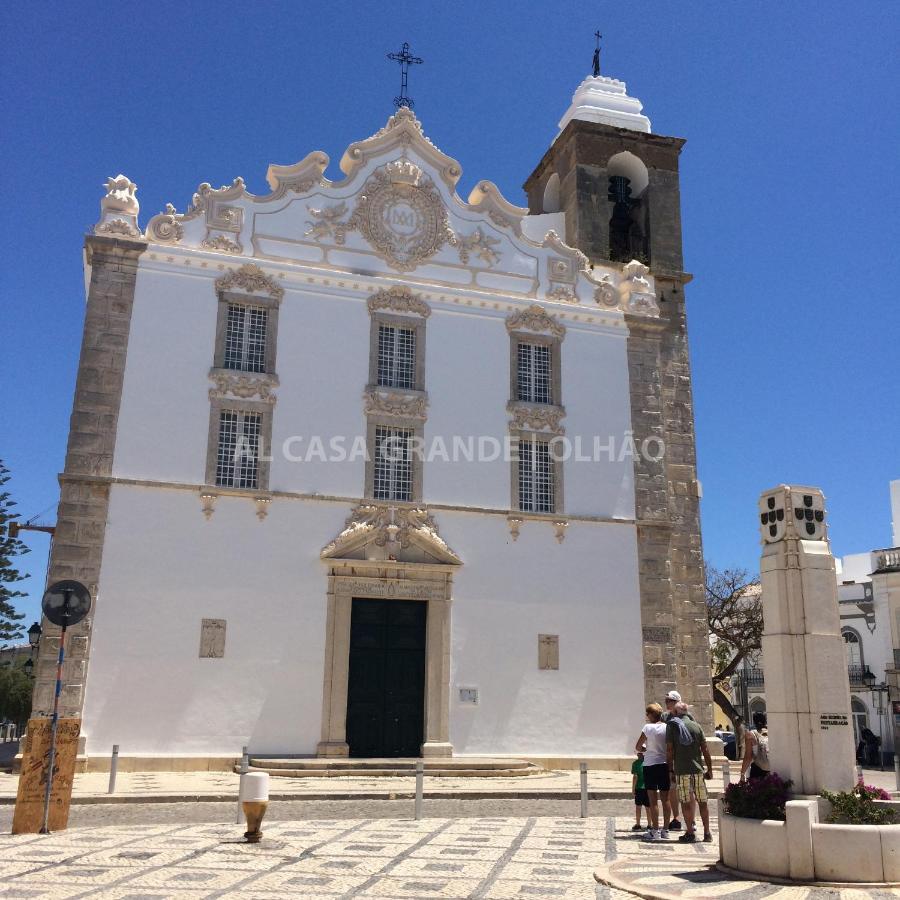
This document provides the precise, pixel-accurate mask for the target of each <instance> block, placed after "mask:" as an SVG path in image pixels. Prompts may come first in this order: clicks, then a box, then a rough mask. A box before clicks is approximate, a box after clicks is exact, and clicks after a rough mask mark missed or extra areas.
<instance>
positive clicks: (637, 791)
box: [631, 753, 650, 831]
mask: <svg viewBox="0 0 900 900" xmlns="http://www.w3.org/2000/svg"><path fill="white" fill-rule="evenodd" d="M631 792H632V794H634V825H632V826H631V830H632V831H641V830H642V829H643V827H644V826H643V825H641V809H646V810H647V816H646V818H647V827H648V828H649V827H650V798H649V797H648V796H647V789H646V788H645V787H644V759H643V754H642V753H638V755H637V759H636V760H635V761H634V762H633V763H632V764H631Z"/></svg>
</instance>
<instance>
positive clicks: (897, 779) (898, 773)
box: [894, 750, 900, 791]
mask: <svg viewBox="0 0 900 900" xmlns="http://www.w3.org/2000/svg"><path fill="white" fill-rule="evenodd" d="M894 785H895V787H896V789H897V790H898V791H900V755H898V754H897V751H896V750H895V751H894Z"/></svg>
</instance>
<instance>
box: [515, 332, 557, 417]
mask: <svg viewBox="0 0 900 900" xmlns="http://www.w3.org/2000/svg"><path fill="white" fill-rule="evenodd" d="M516 354H517V355H516V367H517V368H516V374H517V377H516V390H517V397H516V399H517V400H522V401H524V402H526V403H553V402H554V400H553V390H552V387H551V384H552V381H551V378H552V375H551V368H550V366H551V356H550V354H551V348H550V347H549V346H548V345H547V344H528V343H524V342H520V343H519V344H518V346H517V350H516Z"/></svg>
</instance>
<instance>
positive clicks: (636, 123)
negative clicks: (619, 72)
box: [559, 75, 650, 133]
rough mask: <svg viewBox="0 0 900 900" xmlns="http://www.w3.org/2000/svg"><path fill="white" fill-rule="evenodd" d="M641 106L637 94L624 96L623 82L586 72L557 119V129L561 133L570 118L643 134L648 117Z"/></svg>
mask: <svg viewBox="0 0 900 900" xmlns="http://www.w3.org/2000/svg"><path fill="white" fill-rule="evenodd" d="M642 109H643V104H642V103H641V101H640V100H638V99H637V97H629V96H628V94H627V92H626V89H625V82H624V81H618V80H616V79H615V78H607V77H606V76H605V75H598V76H597V77H596V78H593V77H591V76H590V75H589V76H588V77H587V78H585V79H584V81H582V82H581V84H579V85H578V88H577V89H576V91H575V94H574V96H573V97H572V103H571V105H570V106H569V108H568V109H567V110H566V112H565V114H564V115H563V117H562V119H560V121H559V130H560V132H562V130H563V129H564V128H565V127H566V125H568V124H569V122H571V121H572V119H581V120H582V121H584V122H600V123H601V124H603V125H613V126H615V127H616V128H628V129H630V130H631V131H643V132H645V133H647V132H649V131H650V120H649V119H648V118H647V117H646V116H645V115H642V114H641V110H642Z"/></svg>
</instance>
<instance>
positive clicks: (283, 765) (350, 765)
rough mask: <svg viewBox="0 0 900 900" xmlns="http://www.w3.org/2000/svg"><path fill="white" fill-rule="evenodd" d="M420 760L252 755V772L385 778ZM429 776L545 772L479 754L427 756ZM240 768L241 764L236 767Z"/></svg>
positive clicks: (411, 772)
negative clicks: (467, 755)
mask: <svg viewBox="0 0 900 900" xmlns="http://www.w3.org/2000/svg"><path fill="white" fill-rule="evenodd" d="M419 761H420V760H418V759H348V758H344V757H341V758H333V757H332V758H310V757H297V758H290V757H288V758H282V759H279V758H273V757H267V756H251V757H250V771H251V772H268V773H269V774H270V775H274V776H276V777H282V778H385V777H393V778H396V777H398V776H405V775H406V776H408V775H415V772H416V763H418V762H419ZM424 763H425V774H426V775H427V776H428V777H429V778H434V777H437V778H515V777H518V776H526V775H536V774H539V773H541V772H543V771H544V769H542V768H541V767H540V766H536V765H534V763H531V762H528V761H527V760H524V759H487V758H481V757H479V758H476V757H458V756H457V757H447V758H441V757H428V759H425V760H424ZM235 771H236V772H239V771H240V766H235Z"/></svg>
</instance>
